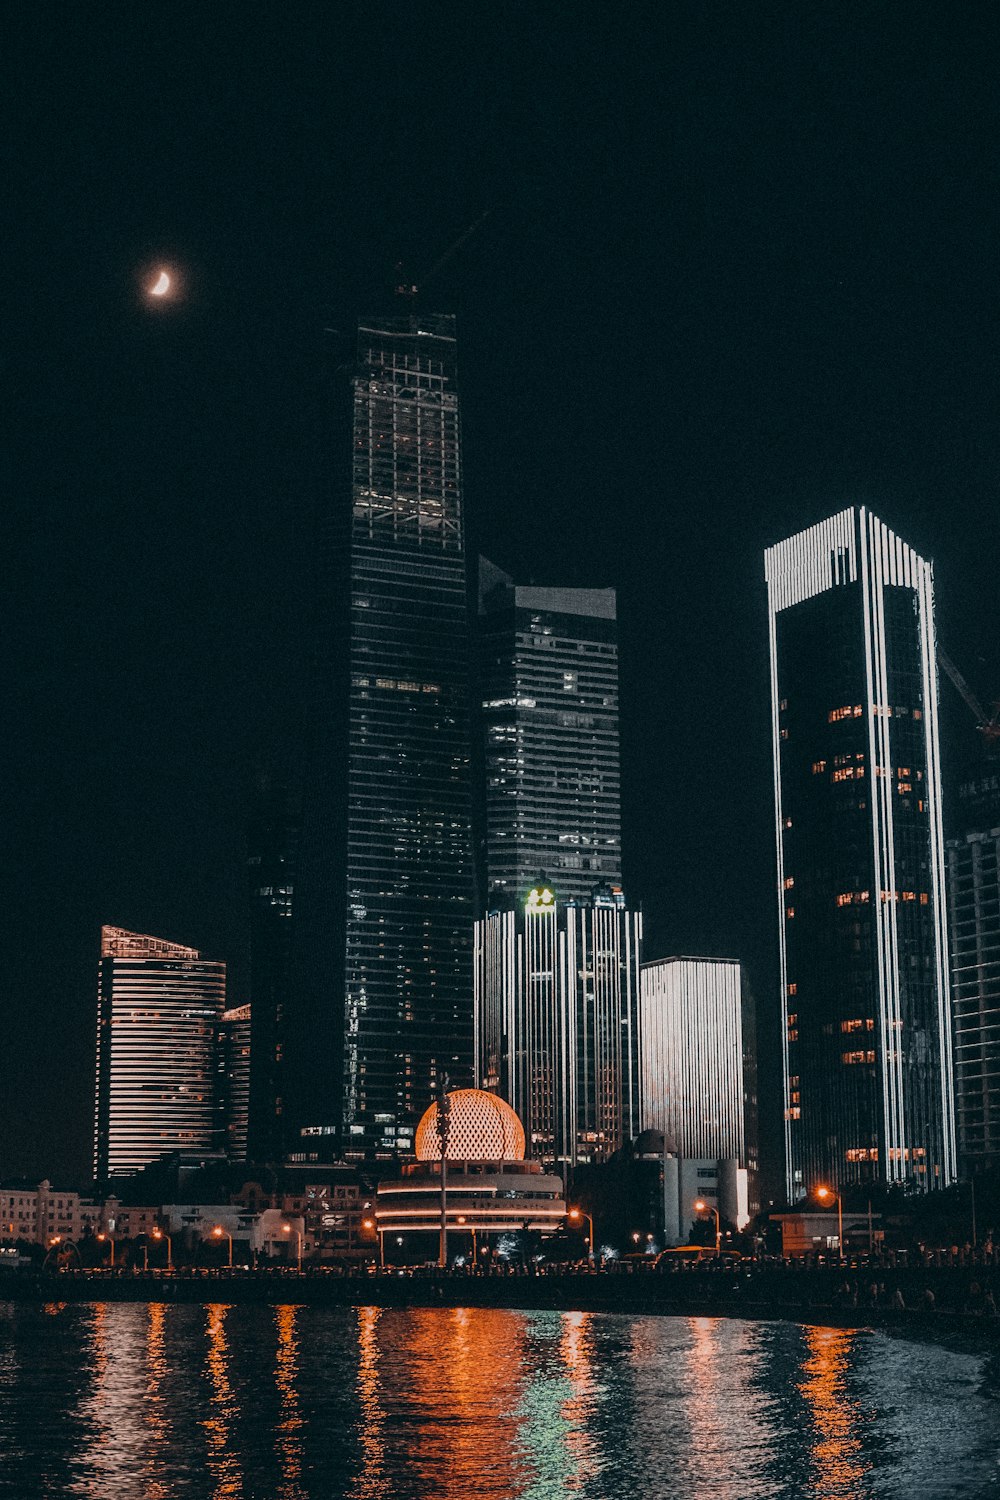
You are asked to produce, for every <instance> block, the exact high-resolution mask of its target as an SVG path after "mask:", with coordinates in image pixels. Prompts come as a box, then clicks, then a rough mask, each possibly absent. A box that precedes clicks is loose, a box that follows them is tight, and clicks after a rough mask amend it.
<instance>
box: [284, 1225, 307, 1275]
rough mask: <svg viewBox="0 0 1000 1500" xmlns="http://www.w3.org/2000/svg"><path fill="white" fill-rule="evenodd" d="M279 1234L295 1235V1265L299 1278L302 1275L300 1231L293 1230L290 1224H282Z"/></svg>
mask: <svg viewBox="0 0 1000 1500" xmlns="http://www.w3.org/2000/svg"><path fill="white" fill-rule="evenodd" d="M281 1232H282V1234H294V1235H295V1240H296V1254H297V1264H298V1269H299V1275H300V1276H301V1274H302V1231H301V1230H300V1229H293V1228H292V1226H291V1224H282V1226H281Z"/></svg>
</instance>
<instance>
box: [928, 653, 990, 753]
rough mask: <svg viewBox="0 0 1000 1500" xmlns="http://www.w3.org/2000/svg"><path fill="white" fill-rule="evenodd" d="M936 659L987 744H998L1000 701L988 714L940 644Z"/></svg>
mask: <svg viewBox="0 0 1000 1500" xmlns="http://www.w3.org/2000/svg"><path fill="white" fill-rule="evenodd" d="M938 661H939V662H940V663H941V665H942V667H944V669H945V671H946V672H947V673H948V676H949V677H950V678H951V680H952V682H953V683H954V684H955V687H956V689H957V691H958V692H959V693H960V694H961V696H962V697H963V698H964V700H965V702H966V703H967V704H968V706H969V708H970V709H971V710H972V713H973V716H974V718H975V720H976V728H977V729H978V730H979V733H980V734H981V735H982V737H983V739H984V740H985V742H986V744H987V746H990V747H992V746H993V745H996V744H1000V703H994V705H993V712H992V714H988V713H987V712H986V710H985V708H984V707H983V705H982V704H981V703H980V701H979V699H978V698H977V697H976V695H975V693H974V692H973V691H972V689H971V688H970V686H969V684H968V683H967V682H966V680H965V678H964V677H963V676H962V674H961V672H960V671H959V670H958V668H957V667H956V665H955V663H954V662H953V661H952V659H951V657H950V656H948V654H947V653H946V652H944V651H942V650H941V647H940V646H939V647H938Z"/></svg>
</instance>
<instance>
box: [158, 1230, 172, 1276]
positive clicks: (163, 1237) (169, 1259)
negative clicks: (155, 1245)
mask: <svg viewBox="0 0 1000 1500" xmlns="http://www.w3.org/2000/svg"><path fill="white" fill-rule="evenodd" d="M153 1239H154V1240H166V1242H167V1270H168V1271H172V1270H173V1269H174V1242H173V1240H172V1239H171V1238H170V1236H169V1234H167V1232H166V1230H165V1229H154V1230H153Z"/></svg>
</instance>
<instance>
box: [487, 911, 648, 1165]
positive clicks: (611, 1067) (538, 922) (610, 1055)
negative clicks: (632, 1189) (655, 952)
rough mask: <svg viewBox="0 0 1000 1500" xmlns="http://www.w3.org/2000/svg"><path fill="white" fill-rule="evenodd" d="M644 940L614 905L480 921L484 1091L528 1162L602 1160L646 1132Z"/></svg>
mask: <svg viewBox="0 0 1000 1500" xmlns="http://www.w3.org/2000/svg"><path fill="white" fill-rule="evenodd" d="M641 939H642V917H641V914H640V913H638V912H628V911H626V910H625V909H624V907H622V906H618V905H614V904H612V903H611V901H610V900H609V901H608V904H603V905H602V904H597V903H596V902H595V903H594V904H591V905H588V906H583V905H575V904H573V903H567V904H563V903H559V902H557V903H556V904H555V906H554V907H551V908H548V909H545V908H535V909H531V908H528V907H525V908H521V909H520V910H518V911H516V912H514V911H506V912H491V913H489V914H488V915H487V916H486V917H485V918H483V920H482V921H480V922H477V923H476V927H475V954H474V958H475V1011H476V1048H477V1052H476V1056H477V1086H478V1087H480V1088H493V1089H496V1090H497V1092H498V1093H499V1094H500V1096H501V1097H502V1098H504V1099H506V1100H507V1102H508V1104H511V1105H512V1106H513V1108H514V1109H515V1110H516V1111H517V1113H518V1115H519V1116H520V1118H521V1120H522V1122H523V1124H524V1129H525V1135H526V1138H527V1150H528V1154H529V1156H533V1157H536V1158H537V1159H539V1160H542V1161H550V1162H551V1161H559V1162H568V1163H569V1164H570V1165H576V1163H577V1162H587V1161H603V1160H606V1159H607V1157H609V1156H610V1155H612V1153H613V1152H615V1151H617V1150H618V1149H619V1147H620V1146H622V1145H623V1144H624V1143H625V1142H627V1141H629V1140H631V1139H632V1138H633V1137H634V1136H635V1135H637V1134H638V1129H639V1125H638V1120H639V1074H638V1024H637V1021H638V1015H637V1013H638V997H639V959H640V945H641Z"/></svg>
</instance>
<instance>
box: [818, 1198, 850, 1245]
mask: <svg viewBox="0 0 1000 1500" xmlns="http://www.w3.org/2000/svg"><path fill="white" fill-rule="evenodd" d="M816 1197H817V1198H819V1200H820V1202H822V1203H825V1202H826V1201H827V1199H828V1198H835V1199H836V1200H837V1254H838V1256H843V1254H844V1200H843V1199H842V1198H841V1196H840V1194H839V1193H836V1192H834V1190H833V1188H828V1187H818V1188H817V1189H816Z"/></svg>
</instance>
